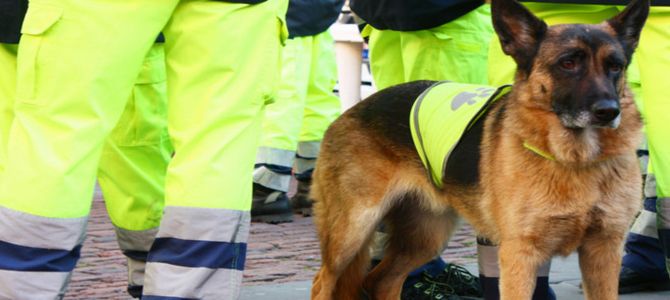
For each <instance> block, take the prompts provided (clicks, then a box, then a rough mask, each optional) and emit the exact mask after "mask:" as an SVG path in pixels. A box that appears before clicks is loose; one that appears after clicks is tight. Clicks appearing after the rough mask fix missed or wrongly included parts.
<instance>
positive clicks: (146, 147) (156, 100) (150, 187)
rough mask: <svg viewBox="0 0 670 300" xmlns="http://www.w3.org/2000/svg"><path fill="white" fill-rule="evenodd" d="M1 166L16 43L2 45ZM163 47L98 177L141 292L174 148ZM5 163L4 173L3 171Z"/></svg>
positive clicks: (133, 285) (132, 280) (147, 66)
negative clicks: (168, 127) (171, 135)
mask: <svg viewBox="0 0 670 300" xmlns="http://www.w3.org/2000/svg"><path fill="white" fill-rule="evenodd" d="M0 60H1V62H0V67H1V68H2V72H1V73H2V75H0V76H3V78H2V85H1V88H0V106H1V107H2V109H1V111H2V119H1V123H0V126H1V127H0V141H2V142H0V157H3V159H0V166H3V165H4V157H5V151H3V150H2V149H5V148H4V145H5V144H6V142H5V141H6V139H7V133H8V132H9V128H10V125H11V121H12V120H13V119H14V116H13V112H12V106H13V103H14V100H13V98H14V90H15V85H16V45H8V44H1V45H0ZM166 108H167V93H166V85H165V56H164V54H163V45H162V44H156V45H154V46H152V48H151V50H149V53H148V54H147V56H146V58H145V60H144V63H143V65H142V69H141V71H140V73H139V75H138V77H137V79H136V82H135V86H134V87H133V91H132V93H131V95H130V97H129V100H128V104H127V105H126V108H125V110H124V112H123V114H122V115H121V119H120V120H119V124H117V126H116V127H115V128H114V129H113V130H112V134H111V135H110V137H109V138H108V139H107V140H106V141H105V146H104V148H103V155H102V158H101V160H100V169H99V170H98V180H99V182H100V186H101V188H102V190H103V193H104V196H105V204H106V206H107V211H108V213H109V216H110V219H111V220H112V223H113V225H114V227H115V229H116V233H117V241H118V243H119V246H120V248H121V251H122V252H123V253H124V254H125V255H126V256H127V259H128V290H129V292H130V293H131V294H132V295H133V296H136V297H139V296H140V294H141V289H142V285H143V278H144V265H145V262H146V256H147V254H148V251H149V248H150V247H151V244H152V243H153V240H154V237H155V235H156V232H157V231H158V225H159V223H160V219H161V216H162V215H163V204H164V201H163V199H164V185H165V172H166V168H167V163H168V162H169V159H170V157H171V153H172V146H171V144H170V141H169V138H168V136H167V115H166V113H167V110H166ZM1 169H3V167H0V174H1V173H2V171H1Z"/></svg>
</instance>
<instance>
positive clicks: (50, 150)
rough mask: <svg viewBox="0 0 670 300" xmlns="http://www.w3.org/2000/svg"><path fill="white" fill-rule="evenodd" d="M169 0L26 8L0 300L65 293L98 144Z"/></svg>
mask: <svg viewBox="0 0 670 300" xmlns="http://www.w3.org/2000/svg"><path fill="white" fill-rule="evenodd" d="M175 2H176V1H163V2H161V3H157V2H154V1H142V0H139V1H134V2H133V3H132V4H128V3H126V2H123V1H109V0H91V1H86V2H81V1H73V0H60V1H43V0H32V1H31V2H30V7H29V9H28V13H27V15H26V18H25V20H24V23H23V28H22V33H23V36H22V37H21V41H20V44H19V47H18V56H17V85H16V103H15V104H14V112H15V118H14V121H13V123H12V126H11V129H10V132H9V137H8V143H7V146H6V150H7V161H6V166H5V168H6V169H5V172H6V174H11V176H3V178H2V180H1V181H0V215H1V216H0V220H2V222H0V243H1V244H2V247H0V298H8V299H20V298H23V297H25V295H31V296H32V297H34V298H39V299H54V298H57V297H60V295H62V293H63V292H64V289H65V286H66V281H67V279H68V278H69V274H70V272H71V271H72V269H73V268H74V266H75V264H76V262H77V259H78V258H79V253H80V248H81V244H82V242H83V237H84V228H85V225H86V221H87V217H88V213H89V210H90V206H91V198H92V195H93V188H94V182H95V173H96V170H97V168H98V162H99V159H100V155H101V152H102V148H103V144H104V139H105V137H106V136H107V134H108V133H109V132H110V131H111V130H112V128H113V127H114V125H115V124H116V123H117V121H118V118H119V116H120V115H121V112H122V111H123V108H124V106H125V102H126V100H127V99H128V95H129V94H130V91H131V88H132V85H133V82H134V80H135V79H136V78H137V74H138V73H139V70H140V66H141V62H142V59H143V57H144V55H145V54H146V53H147V51H148V50H149V48H150V47H151V44H152V43H153V41H154V39H155V38H156V35H158V32H159V31H160V29H161V28H162V27H163V25H164V24H165V22H166V21H167V18H168V16H169V14H170V12H171V10H172V8H173V5H174V3H175Z"/></svg>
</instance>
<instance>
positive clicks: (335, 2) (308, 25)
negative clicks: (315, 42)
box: [286, 0, 344, 37]
mask: <svg viewBox="0 0 670 300" xmlns="http://www.w3.org/2000/svg"><path fill="white" fill-rule="evenodd" d="M342 5H344V0H290V2H289V4H288V12H287V13H286V25H287V26H288V32H289V37H300V36H310V35H316V34H319V33H322V32H324V31H326V29H328V27H330V25H332V24H333V23H335V20H337V17H338V16H339V15H340V11H342Z"/></svg>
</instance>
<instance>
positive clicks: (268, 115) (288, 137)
mask: <svg viewBox="0 0 670 300" xmlns="http://www.w3.org/2000/svg"><path fill="white" fill-rule="evenodd" d="M334 43H335V42H334V41H333V38H332V36H331V35H330V32H328V31H325V32H322V33H320V34H317V35H313V36H304V37H295V38H292V39H289V40H287V41H286V46H285V47H284V49H283V51H282V66H281V79H280V81H279V89H278V91H277V97H276V98H275V101H274V103H272V104H270V105H268V106H267V107H266V109H265V118H264V119H263V134H262V138H261V145H260V148H259V150H258V154H257V156H256V169H255V170H254V182H255V183H258V184H260V185H263V186H265V187H268V188H272V189H275V190H280V191H284V192H286V191H288V188H289V181H290V178H291V170H292V169H294V171H295V176H296V177H297V178H298V179H300V180H306V181H307V180H309V179H310V178H311V172H312V170H314V164H315V161H316V157H317V155H318V153H319V149H320V146H321V139H323V134H324V133H325V132H326V129H327V128H328V126H329V125H330V123H332V122H333V121H334V120H335V118H337V116H339V114H340V100H339V98H338V97H337V96H336V95H335V94H334V93H333V88H334V87H335V83H336V82H337V64H336V63H335V50H334V47H335V45H334Z"/></svg>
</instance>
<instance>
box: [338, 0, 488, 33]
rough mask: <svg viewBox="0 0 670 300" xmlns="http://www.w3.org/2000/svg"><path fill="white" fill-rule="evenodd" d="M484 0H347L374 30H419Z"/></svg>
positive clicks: (443, 21)
mask: <svg viewBox="0 0 670 300" xmlns="http://www.w3.org/2000/svg"><path fill="white" fill-rule="evenodd" d="M482 4H484V0H351V1H350V6H351V10H353V11H354V13H356V15H358V16H359V17H361V19H363V20H365V21H366V22H367V23H368V24H370V25H372V27H374V28H376V29H391V30H397V31H413V30H423V29H429V28H433V27H437V26H440V25H442V24H445V23H447V22H449V21H452V20H454V19H456V18H458V17H460V16H463V15H465V14H467V13H469V12H470V11H472V10H474V9H476V8H477V7H479V6H481V5H482Z"/></svg>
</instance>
